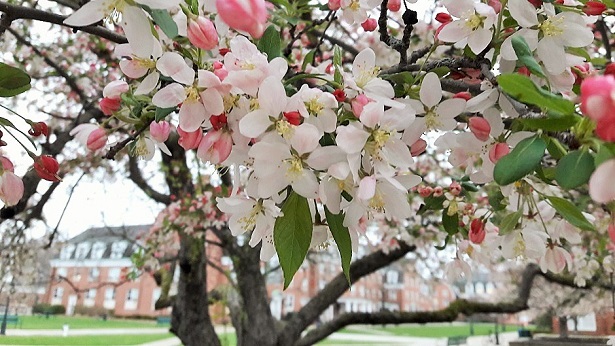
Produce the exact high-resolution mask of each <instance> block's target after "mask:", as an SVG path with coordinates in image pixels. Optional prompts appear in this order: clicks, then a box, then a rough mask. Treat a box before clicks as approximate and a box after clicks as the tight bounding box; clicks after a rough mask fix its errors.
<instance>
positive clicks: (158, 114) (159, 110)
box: [154, 107, 176, 122]
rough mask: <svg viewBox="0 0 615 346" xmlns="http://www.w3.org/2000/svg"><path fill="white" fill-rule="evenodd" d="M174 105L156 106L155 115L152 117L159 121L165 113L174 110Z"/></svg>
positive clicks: (165, 115)
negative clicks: (168, 106) (169, 106)
mask: <svg viewBox="0 0 615 346" xmlns="http://www.w3.org/2000/svg"><path fill="white" fill-rule="evenodd" d="M175 108H176V107H171V108H160V107H156V115H155V116H154V119H155V120H156V122H159V121H161V120H164V119H165V118H166V117H167V115H169V114H171V113H173V111H175Z"/></svg>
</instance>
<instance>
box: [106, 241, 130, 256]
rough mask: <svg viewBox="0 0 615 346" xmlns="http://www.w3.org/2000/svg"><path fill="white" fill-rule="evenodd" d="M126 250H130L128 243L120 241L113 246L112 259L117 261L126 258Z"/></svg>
mask: <svg viewBox="0 0 615 346" xmlns="http://www.w3.org/2000/svg"><path fill="white" fill-rule="evenodd" d="M126 248H128V242H126V241H118V242H115V243H113V244H112V245H111V256H110V258H113V259H117V258H122V257H124V252H126Z"/></svg>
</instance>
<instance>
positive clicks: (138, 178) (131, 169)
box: [128, 156, 171, 205]
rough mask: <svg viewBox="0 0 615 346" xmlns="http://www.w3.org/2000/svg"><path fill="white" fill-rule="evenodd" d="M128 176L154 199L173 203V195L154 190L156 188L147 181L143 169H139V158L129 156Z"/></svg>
mask: <svg viewBox="0 0 615 346" xmlns="http://www.w3.org/2000/svg"><path fill="white" fill-rule="evenodd" d="M128 178H130V180H132V182H133V183H135V185H137V186H138V187H139V188H140V189H141V191H143V192H144V193H145V194H146V195H147V196H149V197H150V198H151V199H153V200H154V201H156V202H159V203H162V204H164V205H169V204H171V197H170V196H169V195H166V194H163V193H160V192H158V191H156V190H154V188H153V187H151V186H150V185H149V184H148V183H147V181H146V180H145V178H143V174H141V169H139V164H138V161H137V158H136V157H134V156H129V157H128Z"/></svg>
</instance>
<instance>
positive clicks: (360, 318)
mask: <svg viewBox="0 0 615 346" xmlns="http://www.w3.org/2000/svg"><path fill="white" fill-rule="evenodd" d="M539 273H540V269H539V268H538V266H537V265H535V264H530V265H528V266H527V267H526V268H525V270H524V271H523V275H522V279H521V283H520V284H519V292H518V295H517V298H515V299H514V300H513V301H511V302H499V303H483V302H474V301H469V300H465V299H457V300H455V301H454V302H452V303H451V304H450V305H449V306H448V307H447V308H445V309H442V310H438V311H419V312H405V311H397V312H393V311H380V312H376V313H358V312H354V313H346V314H342V315H340V316H339V317H337V318H335V319H333V320H332V321H330V322H327V323H325V324H323V325H322V326H320V327H318V328H316V329H314V330H312V331H311V332H309V333H307V335H305V336H304V337H303V338H302V339H300V340H299V341H297V342H296V343H295V346H307V345H313V344H315V343H316V342H318V341H320V340H323V339H324V338H326V337H327V336H329V335H331V334H332V333H334V332H336V331H338V330H340V329H341V328H344V327H345V326H348V325H351V324H399V323H427V322H452V321H454V320H456V319H457V317H458V315H459V314H464V315H467V316H469V315H473V314H477V313H515V312H519V311H523V310H526V309H528V305H527V302H528V300H529V297H530V293H531V289H532V284H533V282H534V278H535V277H536V275H538V274H539Z"/></svg>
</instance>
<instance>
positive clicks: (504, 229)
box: [498, 210, 523, 235]
mask: <svg viewBox="0 0 615 346" xmlns="http://www.w3.org/2000/svg"><path fill="white" fill-rule="evenodd" d="M521 216H523V212H522V211H521V210H517V211H516V212H514V213H510V214H508V215H506V216H504V218H503V219H502V221H500V224H499V225H498V228H499V232H498V234H499V235H506V234H508V233H510V232H512V231H513V230H514V229H515V228H517V224H518V223H519V220H520V219H521Z"/></svg>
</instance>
